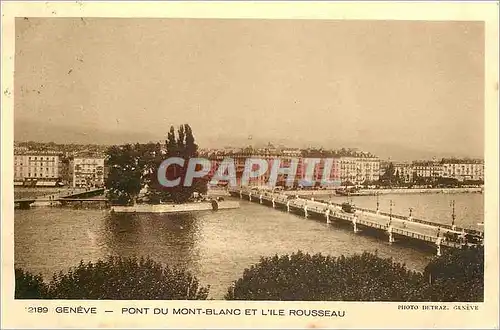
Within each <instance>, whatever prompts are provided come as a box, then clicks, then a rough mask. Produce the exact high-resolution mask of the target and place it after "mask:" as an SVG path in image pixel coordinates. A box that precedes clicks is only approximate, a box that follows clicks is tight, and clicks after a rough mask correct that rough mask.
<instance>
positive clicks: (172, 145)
mask: <svg viewBox="0 0 500 330" xmlns="http://www.w3.org/2000/svg"><path fill="white" fill-rule="evenodd" d="M165 149H166V152H165V155H164V156H165V157H166V158H168V157H180V158H182V159H184V166H178V165H170V166H169V168H168V169H167V172H166V177H167V178H168V179H170V180H173V179H176V178H180V182H179V185H177V186H175V187H168V188H167V187H163V186H161V185H160V184H159V183H158V180H157V176H158V173H157V172H155V173H154V176H155V178H156V181H155V182H154V183H153V184H152V185H151V187H150V189H149V192H148V195H149V196H150V198H151V196H154V200H155V201H158V200H162V201H171V202H174V203H185V202H187V201H188V200H189V199H190V198H192V196H193V193H194V192H198V193H202V194H203V193H206V192H207V185H208V181H209V180H208V178H195V179H194V180H193V184H192V185H190V186H188V187H186V186H184V182H185V178H186V168H187V164H188V162H189V160H190V159H192V158H196V157H198V145H197V144H196V143H195V139H194V136H193V131H192V129H191V127H190V126H189V125H187V124H185V125H181V126H180V127H179V128H178V130H177V137H176V135H175V129H174V127H173V126H172V127H170V131H169V132H168V134H167V140H166V141H165ZM163 160H164V159H158V160H157V162H156V169H157V170H158V169H159V168H160V164H161V162H162V161H163Z"/></svg>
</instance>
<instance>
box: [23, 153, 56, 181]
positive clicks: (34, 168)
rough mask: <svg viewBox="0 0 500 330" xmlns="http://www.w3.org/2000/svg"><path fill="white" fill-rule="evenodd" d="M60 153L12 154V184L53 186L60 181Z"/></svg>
mask: <svg viewBox="0 0 500 330" xmlns="http://www.w3.org/2000/svg"><path fill="white" fill-rule="evenodd" d="M61 172H62V163H61V154H60V153H58V152H26V153H17V154H15V155H14V184H15V185H35V186H55V185H56V184H58V183H60V182H61Z"/></svg>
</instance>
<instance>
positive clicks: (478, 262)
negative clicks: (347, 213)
mask: <svg viewBox="0 0 500 330" xmlns="http://www.w3.org/2000/svg"><path fill="white" fill-rule="evenodd" d="M483 252H484V251H482V248H478V249H467V250H458V251H453V252H448V253H446V254H444V255H443V256H442V257H439V258H437V259H435V260H433V261H432V262H431V263H430V264H429V265H428V266H427V268H426V269H425V271H424V273H420V272H414V271H410V270H408V269H407V268H406V267H405V266H404V265H402V264H399V263H395V262H393V260H392V259H383V258H380V257H378V256H377V255H376V254H371V253H368V252H365V253H363V254H360V255H359V254H358V255H353V256H349V257H345V256H340V257H337V258H336V257H331V256H323V255H321V254H316V255H309V254H304V253H302V252H300V251H299V252H298V253H294V254H292V255H283V256H277V255H276V256H274V257H267V258H261V260H260V262H259V263H257V264H255V265H253V266H251V267H250V268H248V269H245V271H244V272H243V276H242V277H241V278H240V279H238V280H237V281H236V282H235V283H234V286H233V287H231V288H229V289H228V292H227V294H226V296H225V298H226V299H228V300H309V301H331V300H338V301H415V302H418V301H482V299H483V281H484V273H483V265H484V257H483ZM429 274H432V275H429ZM429 278H432V279H433V280H432V281H430V282H429V280H428V279H429Z"/></svg>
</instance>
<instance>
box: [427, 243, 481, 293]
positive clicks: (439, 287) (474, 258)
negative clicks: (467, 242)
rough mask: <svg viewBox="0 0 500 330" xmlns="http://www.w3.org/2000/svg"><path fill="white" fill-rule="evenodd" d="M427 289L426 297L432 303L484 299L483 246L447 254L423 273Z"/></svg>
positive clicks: (430, 264)
mask: <svg viewBox="0 0 500 330" xmlns="http://www.w3.org/2000/svg"><path fill="white" fill-rule="evenodd" d="M424 277H425V278H427V279H428V282H429V284H430V286H429V287H428V288H427V292H426V295H427V296H429V297H430V300H432V301H470V302H472V301H475V302H479V301H483V300H484V247H483V246H478V247H467V246H464V247H463V248H462V249H454V250H449V251H446V252H445V253H444V254H443V255H442V256H441V257H438V258H435V259H434V260H432V261H431V262H430V263H429V264H428V265H427V267H426V268H425V270H424Z"/></svg>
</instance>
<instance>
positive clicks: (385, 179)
mask: <svg viewBox="0 0 500 330" xmlns="http://www.w3.org/2000/svg"><path fill="white" fill-rule="evenodd" d="M394 173H395V168H394V164H393V163H392V162H390V163H389V164H388V165H387V168H386V170H385V172H384V174H382V175H381V176H380V179H379V181H380V183H381V184H382V185H388V186H392V185H393V184H395V183H396V177H395V175H394Z"/></svg>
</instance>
